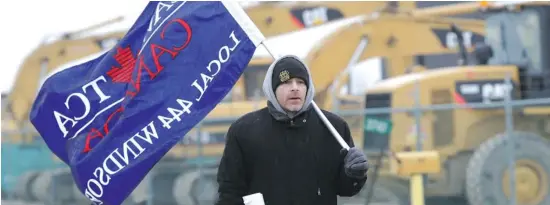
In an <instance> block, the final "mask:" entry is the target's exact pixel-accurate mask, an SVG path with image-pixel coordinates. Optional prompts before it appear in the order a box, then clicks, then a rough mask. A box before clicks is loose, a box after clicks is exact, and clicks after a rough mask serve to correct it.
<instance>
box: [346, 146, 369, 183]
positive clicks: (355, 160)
mask: <svg viewBox="0 0 550 205" xmlns="http://www.w3.org/2000/svg"><path fill="white" fill-rule="evenodd" d="M341 152H342V154H343V155H344V154H345V157H344V170H345V172H346V175H348V176H349V177H353V178H364V177H365V176H367V171H368V169H369V164H368V161H367V157H366V156H365V154H364V153H363V151H361V150H360V149H358V148H356V147H350V149H349V151H348V150H346V149H342V151H341Z"/></svg>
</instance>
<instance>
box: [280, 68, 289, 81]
mask: <svg viewBox="0 0 550 205" xmlns="http://www.w3.org/2000/svg"><path fill="white" fill-rule="evenodd" d="M288 79H290V74H289V73H288V71H287V70H283V71H281V73H279V80H281V82H285V81H287V80H288Z"/></svg>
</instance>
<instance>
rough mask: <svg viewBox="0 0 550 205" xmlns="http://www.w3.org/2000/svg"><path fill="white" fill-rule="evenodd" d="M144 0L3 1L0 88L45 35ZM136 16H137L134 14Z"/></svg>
mask: <svg viewBox="0 0 550 205" xmlns="http://www.w3.org/2000/svg"><path fill="white" fill-rule="evenodd" d="M146 3H147V1H144V0H112V1H107V0H94V1H85V0H76V1H75V0H45V1H5V2H4V3H2V6H1V7H0V17H1V19H2V24H1V27H2V29H1V31H0V46H1V49H0V54H1V55H0V56H1V58H0V59H1V60H2V72H1V75H0V91H1V92H2V93H4V92H7V91H8V90H9V89H10V88H11V86H12V84H13V81H14V80H15V79H14V78H15V75H16V73H17V70H18V67H19V65H20V64H21V62H22V61H23V60H24V58H25V57H26V56H27V55H29V54H30V53H31V52H32V50H33V49H35V48H36V47H37V46H38V44H39V43H40V41H41V40H42V38H43V37H44V36H45V35H47V34H54V33H59V32H62V31H73V30H78V29H81V28H84V27H87V26H89V25H92V24H96V23H98V22H102V21H105V20H107V19H110V18H115V17H117V16H120V15H121V14H124V13H127V12H133V13H135V11H137V12H138V13H139V12H140V11H141V10H143V8H144V6H145V4H146ZM135 18H137V16H135Z"/></svg>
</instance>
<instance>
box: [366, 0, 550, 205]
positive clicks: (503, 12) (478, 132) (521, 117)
mask: <svg viewBox="0 0 550 205" xmlns="http://www.w3.org/2000/svg"><path fill="white" fill-rule="evenodd" d="M448 7H452V6H448ZM455 8H456V7H455ZM441 11H445V9H443V7H440V8H434V9H432V10H428V9H426V10H423V11H417V12H413V16H416V17H419V16H434V15H446V14H448V13H447V12H441ZM460 12H462V13H469V12H481V13H483V14H484V15H485V16H486V19H485V24H486V28H485V34H486V37H487V38H486V39H487V40H486V41H485V42H484V43H482V44H477V45H476V46H475V47H476V49H475V51H474V52H473V53H469V52H467V51H465V50H463V49H461V52H460V53H461V54H462V55H461V56H463V60H464V61H463V64H459V65H458V66H443V67H441V68H439V69H429V70H424V71H420V72H417V73H413V74H409V75H403V76H397V77H394V78H391V79H386V80H382V81H380V82H379V83H377V84H374V85H373V86H371V87H369V88H368V89H367V90H366V92H365V93H364V95H363V98H364V99H365V103H364V104H363V106H365V107H364V108H366V109H367V110H376V109H380V108H392V109H393V110H394V111H392V112H387V113H383V114H367V115H366V117H377V118H385V119H388V120H391V121H393V131H392V132H391V134H390V135H389V136H383V135H380V136H376V135H373V134H372V133H369V134H365V135H366V136H365V138H364V140H365V142H364V145H365V147H366V148H367V150H368V149H369V147H368V146H369V145H380V144H382V145H383V144H387V145H388V146H387V149H388V150H390V151H391V152H393V153H396V152H409V151H418V150H419V148H420V149H422V150H432V151H435V152H437V153H438V154H439V160H440V161H441V164H438V165H440V166H441V167H440V171H439V172H435V173H430V174H426V175H425V176H426V177H425V179H424V195H425V197H426V199H430V198H437V197H445V198H453V197H458V198H463V199H465V200H466V201H467V202H468V203H469V204H470V205H485V204H510V202H509V200H510V198H512V196H514V197H513V198H515V201H516V203H514V204H528V205H546V204H550V178H549V177H550V160H548V159H550V58H548V56H549V52H550V39H549V38H548V36H549V35H550V33H548V32H550V3H549V2H547V1H545V2H518V1H515V2H505V3H500V2H490V3H487V2H481V3H478V2H474V3H468V4H466V5H463V6H462V7H461V11H460ZM458 28H460V26H458ZM464 36H466V35H464ZM464 43H465V41H462V44H464ZM468 56H470V58H468ZM506 79H509V82H510V84H508V83H507V80H506ZM415 93H416V94H415ZM415 95H416V96H417V98H416V100H415V97H414V96H415ZM506 96H510V98H511V99H513V100H514V103H508V104H507V105H509V106H512V105H514V104H515V105H516V106H514V107H513V108H512V109H509V111H510V112H509V113H512V114H511V115H512V117H513V118H511V119H512V120H511V121H507V117H506V113H507V110H506V109H505V107H504V105H506V102H504V100H505V99H506ZM520 103H522V104H523V105H521V106H520ZM503 104H504V105H503ZM445 105H455V106H457V107H454V108H449V109H445V108H443V107H444V106H445ZM415 106H422V107H424V108H431V109H426V110H424V111H422V114H420V115H416V114H415V112H414V111H413V110H412V108H414V107H415ZM458 106H461V107H458ZM400 109H401V110H403V109H410V110H409V111H399V110H400ZM356 112H357V111H356ZM415 115H416V116H418V117H419V119H420V120H419V124H418V125H419V127H420V129H419V130H421V131H420V132H419V133H420V135H419V136H416V137H419V138H420V139H421V140H422V142H423V143H421V144H420V146H419V147H417V146H416V145H415V142H414V141H413V142H410V140H409V139H407V138H408V137H407V136H408V135H409V134H410V133H411V132H416V131H414V130H415V129H411V128H415V125H417V124H416V120H415ZM507 124H509V125H512V126H508V127H507V126H506V125H507ZM411 130H412V131H411ZM507 131H508V132H507ZM507 133H510V135H508V134H507ZM416 137H415V138H416ZM508 140H512V141H508ZM510 143H513V144H512V145H509V144H510ZM510 147H513V148H510ZM370 148H374V147H370ZM511 149H513V151H511ZM512 155H513V159H514V161H513V162H514V163H513V164H514V165H515V169H513V170H514V173H515V179H516V181H515V190H514V189H512V188H511V186H512V185H511V183H510V175H512V174H511V173H510V169H509V166H510V164H511V162H512V160H511V159H512V158H511V156H512ZM394 158H396V157H395V156H393V157H386V158H385V159H384V162H385V165H384V166H388V165H390V164H393V165H396V164H399V163H398V162H397V160H394ZM427 158H428V157H427ZM379 180H380V182H379V183H378V184H380V186H384V187H386V188H387V189H386V190H390V191H391V192H392V195H394V196H398V197H397V198H400V200H399V203H401V204H409V203H408V193H409V190H408V187H409V184H408V183H409V180H408V176H401V175H398V174H395V173H392V172H389V171H388V172H381V173H380V177H379ZM511 193H515V194H513V195H512V194H511ZM444 204H449V203H444Z"/></svg>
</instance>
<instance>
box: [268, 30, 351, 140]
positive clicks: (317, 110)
mask: <svg viewBox="0 0 550 205" xmlns="http://www.w3.org/2000/svg"><path fill="white" fill-rule="evenodd" d="M262 44H263V45H264V47H265V50H267V52H268V53H269V55H271V57H273V59H278V58H279V55H277V54H276V53H274V52H273V51H272V50H270V49H269V47H268V46H267V45H266V44H265V41H262ZM311 80H313V79H311ZM311 105H312V106H313V109H315V112H317V114H318V115H319V117H321V120H323V122H324V123H325V125H326V126H327V128H328V129H329V130H330V132H331V133H332V136H334V138H336V140H337V141H338V143H340V145H341V146H342V147H343V148H345V149H346V150H349V145H348V144H347V143H346V141H344V139H343V138H342V136H340V134H339V133H338V132H337V131H336V129H334V126H332V124H331V123H330V121H328V119H327V117H326V116H325V115H324V114H323V112H322V111H321V109H319V107H318V106H317V104H316V103H315V102H314V101H312V102H311Z"/></svg>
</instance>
